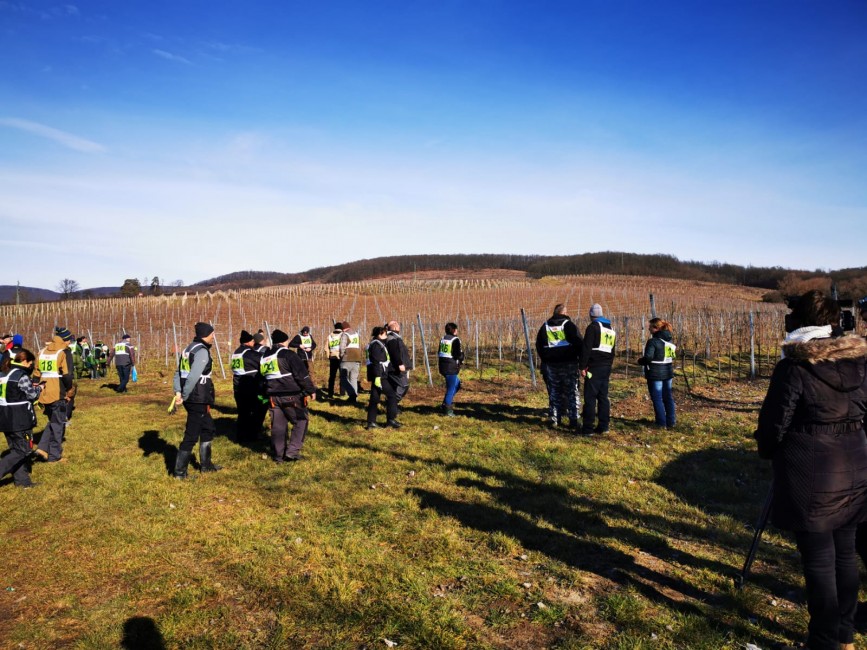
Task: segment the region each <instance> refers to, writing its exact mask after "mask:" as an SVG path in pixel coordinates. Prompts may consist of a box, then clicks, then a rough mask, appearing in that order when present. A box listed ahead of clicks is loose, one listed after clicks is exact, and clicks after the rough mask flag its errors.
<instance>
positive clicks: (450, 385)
mask: <svg viewBox="0 0 867 650" xmlns="http://www.w3.org/2000/svg"><path fill="white" fill-rule="evenodd" d="M443 376H444V377H445V378H446V396H445V397H444V398H443V404H445V405H446V406H451V405H452V402H453V401H454V399H455V393H457V392H458V391H459V390H460V389H461V378H460V377H458V376H457V375H443Z"/></svg>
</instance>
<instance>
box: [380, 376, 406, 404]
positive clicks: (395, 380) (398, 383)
mask: <svg viewBox="0 0 867 650" xmlns="http://www.w3.org/2000/svg"><path fill="white" fill-rule="evenodd" d="M386 379H388V381H389V382H391V387H392V388H393V389H394V394H395V397H397V403H398V404H400V403H401V401H402V400H403V398H404V397H406V394H407V393H408V392H409V374H408V373H407V371H406V370H404V371H403V372H396V373H391V374H389V375H386V376H385V377H383V378H382V381H383V383H385V380H386Z"/></svg>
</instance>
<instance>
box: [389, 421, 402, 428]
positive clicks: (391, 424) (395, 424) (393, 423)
mask: <svg viewBox="0 0 867 650" xmlns="http://www.w3.org/2000/svg"><path fill="white" fill-rule="evenodd" d="M385 426H387V427H391V428H392V429H400V428H401V427H402V426H403V425H402V424H401V423H400V422H398V421H397V420H389V421H388V422H386V423H385Z"/></svg>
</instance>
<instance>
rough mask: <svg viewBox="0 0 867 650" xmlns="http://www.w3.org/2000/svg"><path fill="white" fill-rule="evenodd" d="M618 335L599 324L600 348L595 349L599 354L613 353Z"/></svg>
mask: <svg viewBox="0 0 867 650" xmlns="http://www.w3.org/2000/svg"><path fill="white" fill-rule="evenodd" d="M597 322H598V321H597ZM616 340H617V334H616V333H615V332H614V330H613V329H611V328H610V327H605V325H603V324H602V323H599V346H598V347H595V348H593V349H594V350H597V351H599V352H609V353H610V352H613V351H614V343H615V341H616Z"/></svg>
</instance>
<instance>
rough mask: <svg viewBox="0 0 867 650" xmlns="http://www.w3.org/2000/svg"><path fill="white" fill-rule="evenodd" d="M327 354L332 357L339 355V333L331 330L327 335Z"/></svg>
mask: <svg viewBox="0 0 867 650" xmlns="http://www.w3.org/2000/svg"><path fill="white" fill-rule="evenodd" d="M328 356H329V357H334V358H337V357H339V356H340V334H335V333H334V332H332V333H331V334H329V335H328Z"/></svg>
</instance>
